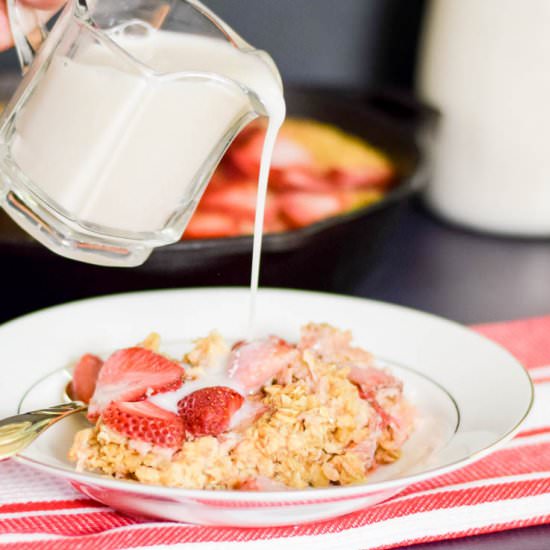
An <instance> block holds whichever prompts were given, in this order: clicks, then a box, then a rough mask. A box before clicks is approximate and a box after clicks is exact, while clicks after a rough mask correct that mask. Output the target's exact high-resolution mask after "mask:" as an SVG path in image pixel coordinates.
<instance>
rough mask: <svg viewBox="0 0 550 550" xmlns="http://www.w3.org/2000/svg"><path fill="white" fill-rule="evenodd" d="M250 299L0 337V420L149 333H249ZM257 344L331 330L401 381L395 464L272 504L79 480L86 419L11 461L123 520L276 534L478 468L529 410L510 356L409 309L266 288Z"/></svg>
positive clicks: (165, 297) (102, 310)
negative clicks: (404, 423) (316, 328)
mask: <svg viewBox="0 0 550 550" xmlns="http://www.w3.org/2000/svg"><path fill="white" fill-rule="evenodd" d="M248 296H249V291H248V289H225V288H218V289H197V290H195V289H192V290H181V291H159V292H147V293H136V294H128V295H120V296H112V297H106V298H99V299H94V300H86V301H83V302H77V303H73V304H68V305H65V306H60V307H56V308H52V309H49V310H45V311H42V312H38V313H35V314H32V315H28V316H26V317H23V318H21V319H18V320H15V321H12V322H11V323H8V324H6V325H4V326H2V327H0V364H1V365H2V370H1V371H0V387H3V388H9V391H5V395H3V397H2V400H1V402H0V415H1V417H4V416H9V415H12V414H14V413H15V412H17V411H18V410H19V408H21V410H30V409H37V408H42V407H44V406H48V405H52V404H55V403H58V402H60V401H61V397H62V394H63V388H64V385H65V383H66V382H67V379H68V376H69V375H68V373H67V371H66V370H64V367H65V366H66V365H68V364H70V363H71V362H72V361H74V360H75V359H76V358H78V357H79V356H80V355H81V354H82V353H84V352H94V353H97V352H108V351H110V350H113V349H116V348H119V347H123V346H128V345H132V344H135V343H136V342H138V341H140V340H141V339H143V337H144V336H145V335H147V334H148V333H149V332H150V331H152V330H155V331H157V332H159V333H160V334H161V336H162V338H163V341H164V342H165V343H167V345H168V346H169V347H170V348H171V349H172V350H174V349H175V348H183V347H184V346H185V345H186V344H185V342H188V341H189V340H191V339H193V338H196V337H199V336H204V335H205V334H207V333H208V332H210V331H211V330H212V329H214V328H215V329H217V330H219V331H220V332H221V333H222V334H224V336H226V337H227V338H228V339H239V338H242V337H243V335H244V334H246V331H245V327H246V312H247V305H248V304H247V302H248ZM257 311H258V323H257V325H256V326H257V329H256V330H257V332H258V334H268V333H270V334H277V335H279V336H282V337H285V338H287V339H289V340H296V339H297V337H298V334H299V328H300V326H301V325H303V324H305V323H307V322H309V321H315V322H329V323H331V324H333V325H335V326H337V327H339V328H346V329H351V330H352V331H353V334H354V340H355V342H356V343H357V344H358V345H360V346H362V347H364V348H366V349H368V350H369V351H372V352H373V353H374V354H375V355H376V356H377V357H378V358H380V360H381V361H383V362H385V363H387V364H388V365H389V366H390V368H391V369H392V370H393V371H394V373H395V374H396V375H397V376H399V377H400V378H401V379H403V380H404V382H405V390H406V393H407V396H408V397H409V399H410V400H411V401H413V403H414V404H415V405H416V407H417V409H418V411H419V421H418V425H417V429H416V431H415V433H414V435H413V436H412V437H411V439H410V440H409V441H408V442H407V444H406V445H405V448H404V452H403V457H402V458H401V459H400V460H399V461H397V462H396V463H395V464H393V465H391V466H386V467H381V468H379V469H378V470H377V472H376V473H375V474H374V475H372V476H371V477H370V479H369V482H368V483H365V484H361V485H354V486H349V487H333V488H330V489H309V490H306V491H281V492H272V493H265V492H263V493H255V492H238V491H193V490H183V489H171V488H163V487H152V486H145V485H140V484H138V483H134V482H127V481H119V480H113V479H111V478H107V477H103V476H99V475H94V474H88V473H77V472H75V471H74V470H73V466H72V464H71V463H69V461H68V460H67V459H66V453H67V451H68V448H69V446H70V442H71V440H72V437H73V435H74V433H75V431H76V430H77V429H79V428H81V427H82V426H84V425H85V420H84V418H78V417H76V418H72V419H67V420H66V421H63V422H61V423H59V424H58V425H56V426H55V427H53V428H51V429H50V430H49V431H48V432H46V433H45V434H44V435H42V436H41V437H39V438H38V439H37V440H36V441H35V443H33V445H31V446H30V447H29V448H28V449H27V450H26V451H25V452H24V453H23V454H21V455H20V456H19V457H18V458H17V460H20V461H22V462H24V463H26V464H29V465H31V466H34V467H37V468H40V469H42V470H45V471H48V472H51V473H52V474H55V475H58V476H62V477H64V478H66V479H67V480H69V481H70V482H71V483H72V484H73V486H75V487H76V488H77V489H78V490H80V491H82V492H84V493H85V494H87V495H88V496H90V497H92V498H94V499H97V500H99V501H101V502H104V503H105V504H108V505H109V506H112V507H113V508H117V509H119V510H122V511H124V512H127V513H133V514H141V515H143V514H145V515H150V516H155V517H159V518H164V519H172V520H178V521H189V522H196V523H203V524H218V525H220V524H221V525H243V526H251V525H281V524H288V523H302V522H307V521H314V520H319V519H326V518H329V517H334V516H337V515H340V514H345V513H348V512H351V511H354V510H357V509H359V508H362V507H365V506H368V505H372V504H375V503H377V502H380V501H381V500H384V499H386V498H388V497H389V496H392V495H393V494H395V493H396V492H398V491H400V490H401V489H403V488H404V487H405V486H407V485H409V484H410V483H412V482H413V481H417V480H419V479H423V478H426V477H431V476H434V475H437V474H440V473H443V472H445V471H449V470H451V469H454V468H457V467H460V466H463V465H465V464H467V463H468V462H471V461H473V460H475V459H478V458H481V457H482V456H484V455H485V454H487V453H488V452H490V451H492V450H494V449H495V448H496V447H497V446H498V445H500V444H502V443H503V442H504V441H506V440H508V439H509V438H511V437H512V435H513V434H514V433H515V432H516V431H517V430H518V429H519V426H520V425H521V423H522V422H523V420H524V419H525V417H526V415H527V413H528V411H529V409H530V407H531V404H532V400H533V387H532V384H531V381H530V378H529V375H528V374H527V372H526V371H525V369H524V368H523V367H522V366H521V365H520V364H519V363H518V362H517V361H516V360H515V359H514V358H513V357H512V356H511V355H510V354H509V353H507V352H506V351H504V350H503V349H502V348H499V347H498V346H496V345H495V344H493V343H491V342H489V341H488V340H486V339H484V338H482V337H481V336H479V335H477V334H475V333H473V332H471V331H470V330H468V329H466V328H464V327H461V326H460V325H457V324H455V323H451V322H449V321H445V320H443V319H440V318H437V317H434V316H431V315H428V314H424V313H420V312H416V311H413V310H409V309H405V308H401V307H398V306H393V305H389V304H383V303H380V302H373V301H369V300H362V299H357V298H347V297H342V296H334V295H327V294H318V293H309V292H300V291H288V290H262V291H261V292H260V295H259V298H258V304H257Z"/></svg>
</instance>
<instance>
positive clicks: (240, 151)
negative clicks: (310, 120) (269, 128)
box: [228, 128, 313, 179]
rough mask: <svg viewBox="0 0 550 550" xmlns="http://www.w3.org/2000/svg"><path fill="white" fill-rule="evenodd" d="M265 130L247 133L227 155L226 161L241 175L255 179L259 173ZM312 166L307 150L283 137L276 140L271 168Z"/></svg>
mask: <svg viewBox="0 0 550 550" xmlns="http://www.w3.org/2000/svg"><path fill="white" fill-rule="evenodd" d="M264 139H265V130H264V129H263V128H261V129H257V130H256V131H254V132H252V131H251V132H249V133H248V134H247V135H246V136H245V137H244V138H243V139H240V140H238V141H237V142H235V144H234V145H233V147H232V148H231V149H230V151H229V153H228V160H229V162H230V163H232V164H233V165H234V166H235V167H237V168H238V169H239V170H240V171H241V172H242V173H243V174H245V175H246V176H248V177H250V178H254V179H256V178H257V177H258V174H259V172H260V161H261V158H262V152H263V147H264ZM312 165H313V159H312V157H311V155H310V153H309V151H308V150H307V149H305V148H304V147H302V146H301V145H300V144H299V143H296V142H295V141H293V140H291V139H287V138H285V137H284V136H280V137H279V138H278V139H277V142H276V144H275V148H274V150H273V157H272V159H271V168H272V169H275V170H286V169H289V168H295V167H304V166H305V167H308V166H312Z"/></svg>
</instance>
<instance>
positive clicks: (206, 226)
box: [183, 207, 241, 239]
mask: <svg viewBox="0 0 550 550" xmlns="http://www.w3.org/2000/svg"><path fill="white" fill-rule="evenodd" d="M240 234H241V231H240V229H239V224H238V222H237V220H236V219H235V217H234V216H232V215H231V214H226V213H225V212H209V211H204V210H202V209H201V208H200V207H199V209H198V210H197V211H196V212H195V213H194V214H193V217H192V218H191V221H190V222H189V224H188V225H187V227H186V229H185V233H184V234H183V238H184V239H220V238H224V237H236V236H237V235H240Z"/></svg>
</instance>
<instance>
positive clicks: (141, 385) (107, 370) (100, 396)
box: [88, 347, 184, 421]
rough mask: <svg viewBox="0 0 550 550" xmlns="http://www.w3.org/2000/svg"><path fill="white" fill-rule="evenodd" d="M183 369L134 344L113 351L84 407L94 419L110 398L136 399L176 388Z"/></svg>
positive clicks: (179, 384) (111, 399)
mask: <svg viewBox="0 0 550 550" xmlns="http://www.w3.org/2000/svg"><path fill="white" fill-rule="evenodd" d="M183 375H184V370H183V368H182V367H181V366H180V365H178V364H177V363H175V362H174V361H170V359H167V358H166V357H164V356H162V355H159V354H158V353H155V352H153V351H150V350H147V349H144V348H140V347H134V348H127V349H122V350H119V351H116V352H115V353H113V354H112V355H111V356H110V357H109V358H108V359H107V361H105V364H104V365H103V367H102V369H101V371H100V372H99V376H98V379H97V383H96V388H95V392H94V395H93V396H92V399H91V401H90V406H89V408H88V419H90V420H91V421H94V420H95V419H97V417H98V416H99V415H100V414H101V413H102V411H103V410H104V409H105V408H106V407H107V406H108V405H109V403H111V402H113V401H139V400H140V399H143V398H145V397H146V396H148V395H154V394H155V393H159V392H166V391H172V390H177V389H178V388H179V387H180V386H181V385H182V383H183Z"/></svg>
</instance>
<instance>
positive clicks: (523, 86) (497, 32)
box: [418, 0, 550, 236]
mask: <svg viewBox="0 0 550 550" xmlns="http://www.w3.org/2000/svg"><path fill="white" fill-rule="evenodd" d="M420 60H421V62H420V72H419V79H418V88H419V92H420V94H421V96H422V97H423V98H425V99H426V100H427V101H429V102H431V103H432V104H433V105H434V106H436V107H438V108H439V109H441V111H442V114H443V117H442V120H441V125H440V128H439V131H438V134H437V138H436V140H435V143H434V147H433V151H432V154H433V159H432V162H433V175H432V181H431V183H430V184H429V186H428V188H427V189H426V198H427V202H428V204H429V205H430V206H431V207H432V208H433V209H434V210H435V211H436V212H438V213H439V214H441V215H442V216H443V217H445V218H447V219H449V220H450V221H453V222H457V223H460V224H462V225H465V226H468V227H471V228H474V229H480V230H485V231H491V232H496V233H503V234H513V235H525V236H548V235H550V0H528V1H522V0H432V3H431V6H430V9H429V11H428V15H427V20H426V27H425V31H424V37H423V43H422V47H421V57H420Z"/></svg>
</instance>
